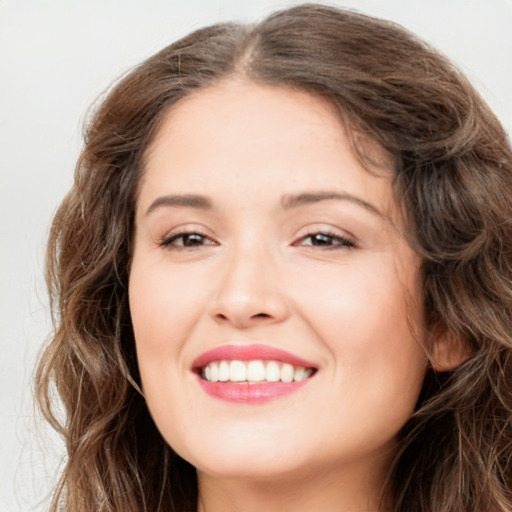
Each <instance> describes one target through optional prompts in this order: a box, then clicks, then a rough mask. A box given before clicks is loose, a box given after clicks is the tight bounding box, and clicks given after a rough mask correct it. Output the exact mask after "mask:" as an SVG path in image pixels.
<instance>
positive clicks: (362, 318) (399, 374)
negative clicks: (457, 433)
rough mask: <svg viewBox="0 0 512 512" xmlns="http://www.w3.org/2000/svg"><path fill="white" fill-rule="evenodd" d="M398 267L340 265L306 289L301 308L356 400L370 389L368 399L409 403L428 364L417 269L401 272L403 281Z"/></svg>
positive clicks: (342, 386)
mask: <svg viewBox="0 0 512 512" xmlns="http://www.w3.org/2000/svg"><path fill="white" fill-rule="evenodd" d="M384 263H385V262H384ZM397 272H398V271H397V270H396V268H395V265H394V264H392V262H390V263H388V264H387V265H385V264H382V262H381V264H376V265H374V266H372V265H369V264H366V265H364V266H361V267H358V266H351V267H350V269H348V268H347V269H346V271H343V269H340V271H338V272H336V273H333V274H332V275H330V276H327V275H326V276H324V278H323V279H322V280H321V281H319V280H318V279H317V280H316V281H315V285H316V287H315V288H314V289H315V293H314V294H311V293H309V294H307V293H303V294H302V296H303V300H304V302H303V304H304V306H303V308H302V310H303V311H304V312H305V313H304V315H303V316H304V318H306V319H307V321H308V324H309V326H310V328H311V329H312V330H313V331H315V332H316V333H318V334H319V338H320V339H321V340H322V341H323V342H324V344H325V345H326V346H327V348H328V349H329V351H330V352H331V354H332V356H333V360H334V361H335V364H336V367H335V375H334V377H333V378H334V379H335V381H336V386H339V388H340V389H344V390H345V392H347V393H348V394H350V395H352V397H353V398H354V400H359V399H360V397H361V393H367V394H368V397H369V403H376V404H378V403H388V404H389V403H390V402H392V401H393V400H394V401H395V403H397V404H398V403H399V402H400V401H401V400H402V401H403V405H404V407H405V408H406V409H410V408H411V407H414V404H415V402H416V399H417V396H418V394H419V391H420V389H421V385H422V382H423V377H424V373H425V370H426V366H427V359H426V355H425V352H424V349H423V347H422V340H421V339H419V338H418V336H417V332H420V329H418V326H421V325H422V322H423V315H422V310H423V307H422V304H421V300H420V299H419V297H420V290H419V287H418V278H417V273H416V272H412V271H408V272H404V271H400V272H398V274H399V275H405V276H408V279H409V281H408V282H404V281H403V280H402V279H400V278H399V275H398V274H397ZM317 277H318V275H317ZM310 285H311V286H312V285H313V283H311V284H310ZM306 288H307V287H306ZM311 289H313V288H311ZM358 397H359V398H358ZM384 413H385V411H384Z"/></svg>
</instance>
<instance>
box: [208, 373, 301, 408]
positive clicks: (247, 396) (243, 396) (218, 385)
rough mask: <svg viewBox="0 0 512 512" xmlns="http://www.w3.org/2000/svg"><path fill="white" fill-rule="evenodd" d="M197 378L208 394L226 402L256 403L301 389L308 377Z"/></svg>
mask: <svg viewBox="0 0 512 512" xmlns="http://www.w3.org/2000/svg"><path fill="white" fill-rule="evenodd" d="M198 379H199V384H200V385H201V387H202V388H203V390H204V391H205V392H206V393H207V394H208V395H210V396H213V397H215V398H219V399H221V400H225V401H227V402H235V403H245V404H257V403H262V402H268V401H270V400H275V399H277V398H281V397H284V396H287V395H290V394H291V393H294V392H295V391H298V390H299V389H301V388H302V387H303V386H304V385H305V384H307V382H308V381H309V379H306V380H301V381H300V382H262V383H257V384H249V383H248V382H241V383H237V382H210V381H207V380H204V379H201V378H200V377H198Z"/></svg>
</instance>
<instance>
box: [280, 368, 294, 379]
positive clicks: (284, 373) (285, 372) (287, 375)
mask: <svg viewBox="0 0 512 512" xmlns="http://www.w3.org/2000/svg"><path fill="white" fill-rule="evenodd" d="M294 373H295V368H294V367H293V366H292V365H291V364H283V366H282V368H281V380H282V381H283V382H293V375H294Z"/></svg>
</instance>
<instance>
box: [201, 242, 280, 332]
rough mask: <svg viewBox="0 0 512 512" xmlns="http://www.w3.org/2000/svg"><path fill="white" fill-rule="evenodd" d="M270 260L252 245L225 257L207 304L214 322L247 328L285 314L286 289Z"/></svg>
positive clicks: (277, 270) (275, 265) (264, 253)
mask: <svg viewBox="0 0 512 512" xmlns="http://www.w3.org/2000/svg"><path fill="white" fill-rule="evenodd" d="M274 260H275V258H274V259H273V258H272V257H271V256H270V254H268V251H267V252H265V251H262V250H258V249H257V248H256V247H254V246H252V247H248V248H247V250H238V251H236V253H233V254H232V255H231V256H230V257H229V258H226V260H225V261H224V262H223V265H224V267H223V269H222V272H221V273H220V275H219V281H218V283H219V284H218V287H217V291H216V294H215V296H214V298H213V300H212V302H211V307H210V316H211V317H212V318H213V319H214V321H215V322H217V323H221V324H222V323H223V324H230V325H231V326H233V327H235V328H237V329H249V328H251V327H255V326H260V325H267V324H273V323H279V322H282V321H284V320H285V319H286V318H287V317H288V315H289V308H288V303H287V300H286V290H284V289H283V286H282V280H281V279H280V275H279V269H278V265H277V264H276V262H275V261H274Z"/></svg>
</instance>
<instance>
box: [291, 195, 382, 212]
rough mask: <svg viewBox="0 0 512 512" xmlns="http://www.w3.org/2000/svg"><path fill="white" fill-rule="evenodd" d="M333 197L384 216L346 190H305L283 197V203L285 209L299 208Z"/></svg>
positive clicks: (371, 205)
mask: <svg viewBox="0 0 512 512" xmlns="http://www.w3.org/2000/svg"><path fill="white" fill-rule="evenodd" d="M332 199H336V200H339V201H349V202H351V203H353V204H356V205H357V206H361V207H362V208H364V209H365V210H368V211H369V212H370V213H373V214H375V215H378V216H379V217H384V215H383V214H382V212H380V211H379V210H378V209H377V208H376V207H375V206H374V205H373V204H371V203H368V202H367V201H365V200H364V199H361V198H359V197H357V196H354V195H352V194H348V193H346V192H341V193H340V192H331V191H325V192H304V193H301V194H295V195H291V194H287V195H285V196H283V197H282V199H281V205H282V207H283V208H284V209H285V210H288V209H290V208H299V207H301V206H306V205H308V204H315V203H319V202H320V201H330V200H332Z"/></svg>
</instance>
